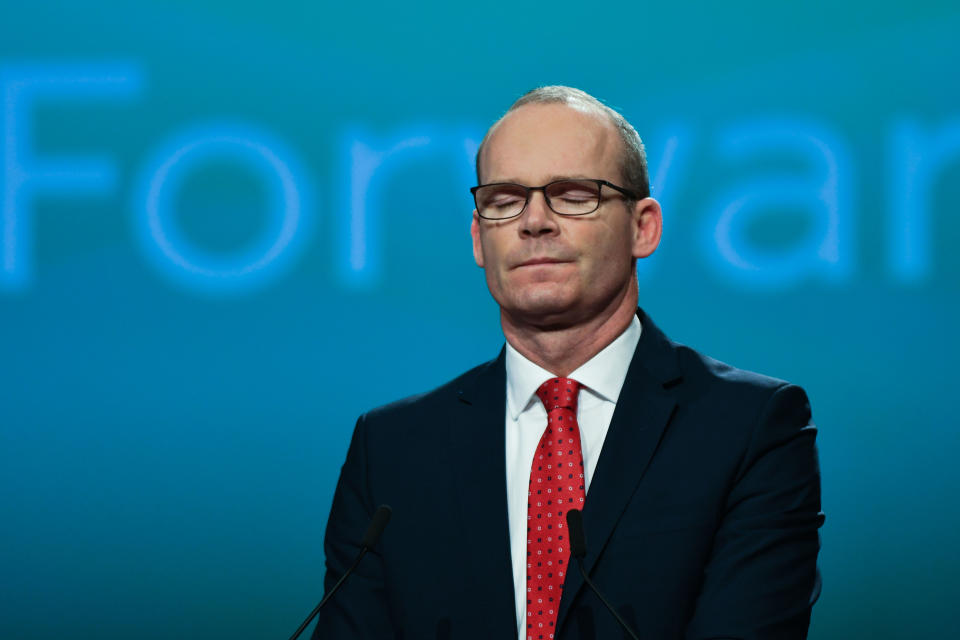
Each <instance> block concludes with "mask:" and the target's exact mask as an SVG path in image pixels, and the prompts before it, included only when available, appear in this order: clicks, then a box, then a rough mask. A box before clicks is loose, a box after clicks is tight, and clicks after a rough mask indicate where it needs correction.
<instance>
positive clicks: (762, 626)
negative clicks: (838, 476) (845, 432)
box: [686, 384, 823, 640]
mask: <svg viewBox="0 0 960 640" xmlns="http://www.w3.org/2000/svg"><path fill="white" fill-rule="evenodd" d="M815 438H816V428H815V427H814V426H813V423H812V422H811V416H810V405H809V403H808V401H807V396H806V394H805V393H804V392H803V390H802V389H800V388H799V387H796V386H792V385H787V384H784V385H782V386H780V387H779V388H777V389H775V390H774V392H773V394H772V395H771V396H770V397H769V399H768V401H767V402H766V406H765V407H764V408H763V410H762V411H761V413H760V417H759V420H758V421H757V424H756V426H755V428H754V432H753V434H752V436H751V438H750V443H749V445H748V447H747V450H746V452H745V454H744V456H743V460H742V462H741V464H740V466H739V469H738V472H737V474H736V477H735V480H734V483H733V485H732V489H731V490H730V492H729V496H728V500H727V503H726V505H725V512H724V515H723V518H722V520H721V523H720V526H719V529H718V531H717V534H716V537H715V539H714V545H713V549H712V551H711V555H710V559H709V560H708V562H707V565H706V568H705V571H704V577H703V586H702V589H701V592H700V595H699V597H698V599H697V603H696V608H695V611H694V615H693V617H692V619H691V622H690V624H689V626H688V628H687V634H686V636H687V638H688V640H694V639H697V640H702V639H706V638H744V639H748V638H749V639H758V640H759V639H766V638H770V639H777V640H790V639H793V638H800V639H802V638H805V637H806V635H807V628H808V625H809V621H810V609H811V607H812V605H813V602H814V601H815V600H816V599H817V597H818V596H819V592H820V577H819V573H818V570H817V564H816V560H817V553H818V551H819V548H820V539H819V533H818V531H817V530H818V528H819V527H820V525H821V524H823V514H822V512H821V511H820V471H819V465H818V460H817V450H816V445H815V443H814V441H815Z"/></svg>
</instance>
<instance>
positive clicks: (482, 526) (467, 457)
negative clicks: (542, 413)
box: [450, 351, 517, 638]
mask: <svg viewBox="0 0 960 640" xmlns="http://www.w3.org/2000/svg"><path fill="white" fill-rule="evenodd" d="M504 358H505V352H504V351H501V352H500V356H499V357H498V358H497V359H496V360H493V361H492V362H489V363H487V364H486V365H483V366H482V367H480V369H478V371H477V374H476V375H475V376H473V377H470V378H467V379H466V380H465V382H464V384H463V386H462V387H461V388H460V389H459V390H458V398H457V407H456V408H455V411H456V413H455V419H454V421H453V424H452V425H451V447H450V455H451V456H452V457H451V460H454V461H456V462H455V464H454V467H455V471H454V474H455V476H456V484H455V486H456V487H457V489H458V498H459V502H460V504H459V509H460V516H461V518H462V522H463V526H462V530H463V532H464V549H465V550H467V555H469V556H470V557H471V562H472V563H473V567H472V568H473V575H472V577H471V578H470V580H471V581H472V582H473V583H475V584H476V585H477V587H478V588H480V589H481V590H482V591H483V593H482V595H481V598H482V600H481V601H479V602H478V605H479V604H481V602H482V606H483V607H484V609H485V610H486V611H487V612H488V614H487V615H488V617H487V619H488V620H490V621H501V620H510V621H513V625H512V626H511V627H505V628H504V629H503V630H502V631H500V630H499V629H498V630H497V636H496V637H511V638H512V637H515V635H516V629H517V624H516V618H517V615H516V603H515V601H514V598H513V567H512V565H511V559H510V527H509V523H508V519H507V468H506V443H505V436H504V425H505V422H504V421H505V419H506V418H505V416H506V388H507V382H506V369H505V366H504ZM473 550H479V552H473ZM491 624H494V622H491ZM507 634H509V635H507Z"/></svg>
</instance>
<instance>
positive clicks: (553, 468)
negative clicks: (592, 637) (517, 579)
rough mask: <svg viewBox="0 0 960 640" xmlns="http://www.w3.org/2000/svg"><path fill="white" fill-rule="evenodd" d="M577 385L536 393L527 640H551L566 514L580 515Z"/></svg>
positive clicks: (559, 383) (553, 385)
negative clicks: (539, 413)
mask: <svg viewBox="0 0 960 640" xmlns="http://www.w3.org/2000/svg"><path fill="white" fill-rule="evenodd" d="M579 395H580V383H579V382H577V381H576V380H571V379H570V378H552V379H550V380H547V381H546V382H544V383H543V384H542V385H540V388H539V389H537V397H539V398H540V401H541V402H543V406H544V408H545V409H546V410H547V428H546V429H545V430H544V432H543V436H541V438H540V444H538V445H537V450H536V452H535V453H534V455H533V467H532V468H531V470H530V489H529V492H528V494H527V496H528V497H527V640H550V639H551V638H553V637H554V627H555V625H556V621H557V611H558V609H559V608H560V594H561V591H562V589H563V579H564V576H565V575H566V571H567V561H568V559H569V558H570V548H569V545H568V540H567V530H566V513H567V511H569V510H570V509H581V510H582V509H583V501H584V498H585V497H586V491H585V490H584V486H585V485H584V479H583V452H582V450H581V448H580V426H579V425H578V424H577V399H578V397H579Z"/></svg>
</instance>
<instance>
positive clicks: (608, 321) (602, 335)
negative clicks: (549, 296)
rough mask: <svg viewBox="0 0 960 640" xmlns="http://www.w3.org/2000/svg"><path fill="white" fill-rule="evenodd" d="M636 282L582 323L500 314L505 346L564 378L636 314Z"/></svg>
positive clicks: (618, 334)
mask: <svg viewBox="0 0 960 640" xmlns="http://www.w3.org/2000/svg"><path fill="white" fill-rule="evenodd" d="M637 296H638V294H637V282H636V280H633V281H632V282H631V286H630V287H629V288H628V289H627V290H626V291H624V292H623V294H622V295H621V296H620V297H619V298H618V299H617V300H614V301H612V302H611V303H610V304H609V305H608V306H607V307H606V308H605V309H603V310H602V312H601V313H598V314H592V315H591V316H590V317H588V318H586V319H585V320H580V321H570V322H563V321H562V320H561V321H558V320H541V321H539V322H530V321H526V320H523V321H518V320H517V318H515V317H514V316H511V315H510V314H509V313H507V312H506V311H504V310H503V309H501V310H500V324H501V325H502V327H503V335H504V336H506V338H507V342H509V343H510V345H511V346H512V347H513V348H514V349H516V350H517V351H519V352H520V353H521V354H523V356H524V357H525V358H527V359H528V360H530V361H531V362H533V363H535V364H537V365H539V366H541V367H543V368H544V369H546V370H547V371H549V372H550V373H552V374H554V375H555V376H561V377H565V376H568V375H570V374H571V373H573V372H574V371H576V370H577V368H579V367H580V366H581V365H583V364H584V363H585V362H587V361H588V360H589V359H590V358H592V357H593V356H595V355H597V354H598V353H600V352H601V351H602V350H603V349H604V348H605V347H606V346H607V345H609V344H610V343H611V342H613V341H614V340H616V339H617V338H618V337H619V336H620V334H621V333H623V332H624V331H625V330H626V328H627V327H628V326H630V323H631V322H632V321H633V316H634V314H635V313H636V310H637Z"/></svg>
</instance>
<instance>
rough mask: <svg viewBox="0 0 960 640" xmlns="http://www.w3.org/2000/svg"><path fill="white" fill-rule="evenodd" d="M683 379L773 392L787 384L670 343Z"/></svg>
mask: <svg viewBox="0 0 960 640" xmlns="http://www.w3.org/2000/svg"><path fill="white" fill-rule="evenodd" d="M671 346H672V347H673V349H674V351H675V352H676V354H677V358H678V360H679V362H680V367H681V369H682V370H683V372H684V377H685V378H686V379H688V380H689V381H690V382H693V383H695V384H696V383H697V382H701V381H702V384H704V385H720V386H722V387H744V388H757V389H761V390H762V389H766V390H773V389H776V388H778V387H782V386H784V385H786V384H789V383H788V382H787V381H786V380H783V379H781V378H777V377H774V376H770V375H766V374H763V373H759V372H756V371H751V370H749V369H742V368H740V367H736V366H734V365H732V364H729V363H727V362H724V361H723V360H718V359H716V358H713V357H711V356H708V355H707V354H705V353H703V352H701V351H698V350H696V349H694V348H692V347H689V346H687V345H685V344H681V343H677V342H672V341H671Z"/></svg>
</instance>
